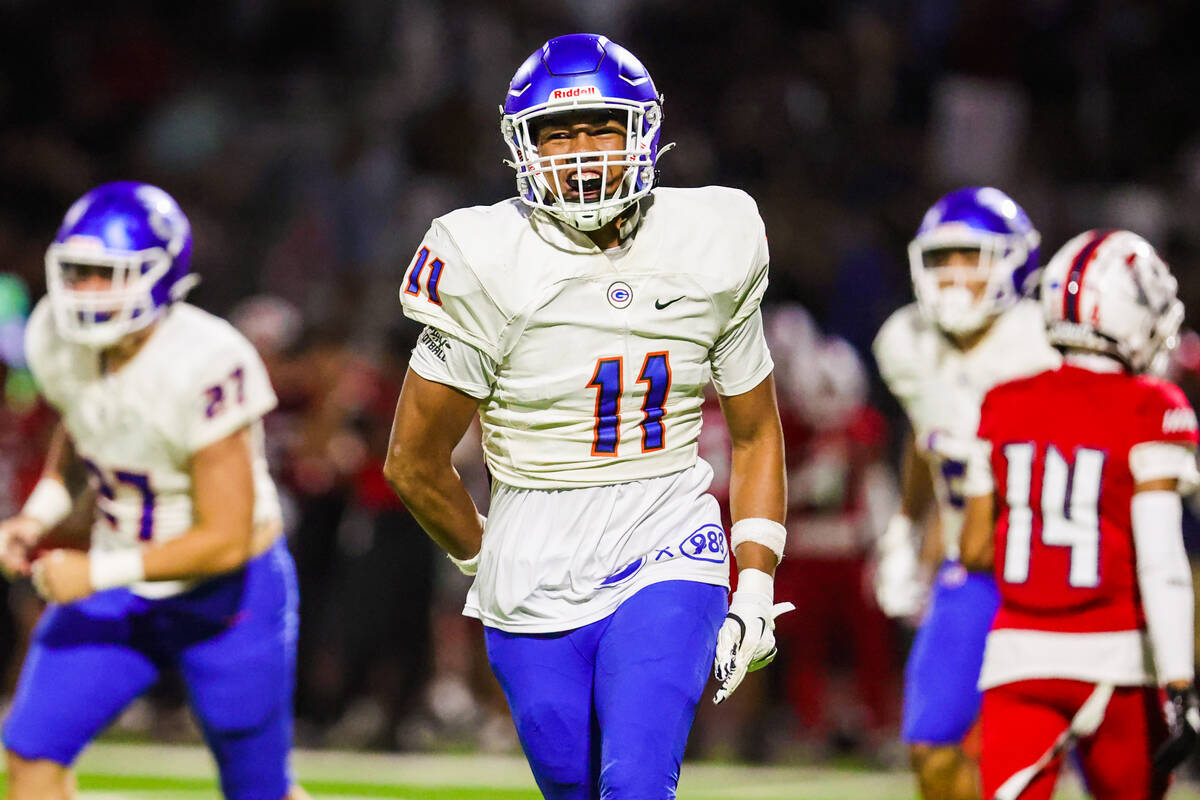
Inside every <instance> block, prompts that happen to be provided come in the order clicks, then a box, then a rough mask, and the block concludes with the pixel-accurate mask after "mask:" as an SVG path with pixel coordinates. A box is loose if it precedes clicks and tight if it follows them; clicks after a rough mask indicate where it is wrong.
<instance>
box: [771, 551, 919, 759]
mask: <svg viewBox="0 0 1200 800" xmlns="http://www.w3.org/2000/svg"><path fill="white" fill-rule="evenodd" d="M865 568H866V567H865V562H864V560H863V559H855V558H846V559H833V558H830V559H823V558H800V557H797V558H786V559H784V560H783V562H782V563H780V565H779V568H778V570H776V572H775V596H776V597H777V598H778V599H780V600H791V601H792V602H794V603H795V604H796V608H797V609H799V610H798V611H796V612H795V613H792V614H785V615H783V616H781V617H780V618H779V621H778V622H776V625H775V640H776V642H777V643H778V644H779V652H780V660H781V662H782V663H783V666H784V668H785V669H786V670H787V677H786V691H787V699H788V702H789V704H791V706H792V708H793V710H794V711H795V713H796V716H797V717H798V718H799V719H800V722H801V723H802V724H803V725H804V727H805V728H806V729H807V730H808V731H809V732H811V733H812V734H814V735H824V734H827V733H830V732H831V731H830V730H829V729H830V724H831V721H830V719H829V717H828V713H827V711H828V705H829V703H828V683H829V682H828V677H827V676H828V675H829V674H830V673H831V672H832V671H833V669H834V668H835V665H836V663H837V661H838V659H835V655H837V656H840V661H841V662H842V663H844V664H848V665H852V667H853V670H854V678H855V681H854V683H855V686H854V688H855V692H856V694H857V695H858V697H859V699H860V700H861V702H862V703H863V705H864V706H865V708H866V710H867V714H868V718H867V720H866V723H867V725H868V727H869V728H870V729H871V730H881V729H883V728H885V727H887V726H888V725H890V724H891V723H892V721H893V720H894V718H895V714H896V710H895V697H896V683H897V680H896V675H895V670H894V668H893V663H894V658H893V653H892V649H891V631H890V628H889V625H888V621H887V618H886V617H885V616H884V615H883V613H882V612H881V611H880V610H879V609H878V608H877V607H876V606H875V605H874V604H873V603H871V602H870V601H869V600H868V599H867V596H866V593H865V592H864V590H863V572H864V570H865Z"/></svg>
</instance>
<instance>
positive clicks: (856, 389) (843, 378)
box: [792, 336, 868, 430]
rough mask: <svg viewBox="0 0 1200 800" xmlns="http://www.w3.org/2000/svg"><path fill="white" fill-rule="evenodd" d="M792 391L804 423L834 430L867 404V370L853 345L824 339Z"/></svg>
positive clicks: (800, 374) (816, 347)
mask: <svg viewBox="0 0 1200 800" xmlns="http://www.w3.org/2000/svg"><path fill="white" fill-rule="evenodd" d="M792 388H793V390H794V391H795V395H794V396H793V398H792V400H793V401H794V403H795V407H796V410H797V411H799V413H800V416H801V417H802V418H803V419H804V421H805V422H807V423H808V424H809V425H811V426H812V427H814V428H817V429H819V430H834V429H837V428H841V427H843V426H845V425H847V424H848V423H849V422H850V420H851V418H853V416H854V415H855V414H856V413H858V411H859V409H861V408H862V406H863V404H864V403H866V402H867V389H868V385H867V371H866V368H865V367H863V363H862V359H861V358H859V356H858V352H857V351H855V349H854V346H853V345H852V344H850V343H849V342H847V341H846V340H845V339H843V338H841V337H840V336H825V337H822V338H821V340H820V341H819V342H817V343H816V346H815V347H814V348H813V350H812V351H811V353H810V355H809V358H808V368H807V369H805V370H802V371H800V372H799V373H798V374H797V375H796V376H795V381H794V383H793V387H792Z"/></svg>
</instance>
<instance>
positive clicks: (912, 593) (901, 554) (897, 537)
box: [874, 514, 928, 618]
mask: <svg viewBox="0 0 1200 800" xmlns="http://www.w3.org/2000/svg"><path fill="white" fill-rule="evenodd" d="M874 584H875V601H876V602H877V603H878V604H879V608H880V609H881V610H882V611H883V613H884V614H887V615H888V616H889V617H893V618H897V617H911V616H914V615H916V614H917V613H918V612H919V611H920V610H921V607H922V606H924V605H925V596H926V594H927V592H928V587H927V586H926V585H925V581H924V580H922V577H921V562H920V560H919V559H918V558H917V548H916V542H914V541H913V536H912V522H910V521H909V519H908V518H907V517H905V516H903V515H902V514H896V515H895V516H893V517H892V519H891V521H890V522H889V523H888V526H887V530H886V531H884V533H883V535H882V536H880V537H879V541H878V543H877V545H876V550H875V579H874Z"/></svg>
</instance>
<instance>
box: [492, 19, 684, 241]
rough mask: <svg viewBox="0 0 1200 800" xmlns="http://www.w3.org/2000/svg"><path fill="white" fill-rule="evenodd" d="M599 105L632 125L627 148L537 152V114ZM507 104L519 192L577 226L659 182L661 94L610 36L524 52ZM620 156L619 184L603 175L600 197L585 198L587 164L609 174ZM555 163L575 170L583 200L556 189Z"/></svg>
mask: <svg viewBox="0 0 1200 800" xmlns="http://www.w3.org/2000/svg"><path fill="white" fill-rule="evenodd" d="M594 110H602V111H605V112H607V113H609V114H612V115H614V116H615V118H616V119H618V120H621V121H623V122H624V124H625V130H626V131H627V133H626V142H625V148H624V149H623V150H607V151H596V152H588V153H574V154H571V155H568V156H555V157H553V158H552V157H549V156H546V157H543V156H540V155H539V154H538V148H537V120H538V119H539V118H543V117H545V116H547V115H550V114H560V113H562V112H564V111H594ZM501 111H502V113H503V117H502V118H501V121H500V132H501V134H502V135H503V136H504V141H505V143H506V144H508V148H509V150H510V151H511V152H512V161H510V162H508V163H509V165H510V166H512V167H513V168H514V169H515V170H516V171H517V193H518V194H519V195H520V197H521V199H522V200H523V201H525V203H526V204H528V205H530V206H532V207H534V208H540V209H542V210H544V211H546V212H548V213H550V214H552V215H554V216H555V217H557V218H558V219H560V220H562V221H563V222H565V223H567V224H568V225H571V226H572V227H574V228H577V229H579V230H582V231H592V230H596V229H598V228H602V227H604V226H605V225H607V224H608V223H609V222H611V221H612V220H613V219H615V218H616V217H617V216H618V215H619V214H620V213H621V212H622V211H623V210H625V209H626V208H628V207H629V206H630V205H631V204H633V203H635V202H637V200H638V199H639V198H641V197H645V196H646V195H647V194H649V193H650V190H651V189H653V188H654V180H655V166H654V165H655V161H656V160H657V158H658V154H659V146H658V136H659V127H660V126H661V124H662V96H661V95H659V94H658V92H657V90H655V88H654V82H653V81H652V80H651V79H650V73H648V72H647V71H646V68H645V67H644V66H642V63H641V62H640V61H638V60H637V58H636V57H634V55H633V54H632V53H630V52H629V51H628V50H626V49H625V48H624V47H621V46H620V45H618V44H615V43H614V42H610V41H609V40H608V39H607V38H605V37H603V36H597V35H595V34H591V33H573V34H570V35H567V36H559V37H558V38H555V39H551V40H550V41H548V42H546V43H545V44H544V45H542V46H541V48H539V49H538V50H537V51H536V52H534V53H533V54H532V55H530V56H529V58H527V59H525V63H524V64H522V65H521V67H520V69H518V70H517V74H516V75H514V76H513V79H512V83H511V84H510V85H509V87H508V98H507V99H506V100H505V103H504V106H503V108H502V109H501ZM668 147H669V146H668ZM666 149H667V148H666V147H664V148H663V152H665V151H666ZM618 163H622V164H625V165H626V169H625V172H624V174H623V175H622V177H621V179H620V180H619V182H618V183H617V185H615V186H609V185H607V177H605V179H604V180H603V183H602V185H601V189H600V192H599V197H598V198H596V199H593V200H584V199H583V198H584V192H583V177H582V174H583V173H582V166H583V165H584V164H587V165H589V166H591V167H599V169H600V172H601V174H602V175H604V176H607V174H608V172H607V168H608V167H610V166H615V165H616V164H618ZM556 171H557V172H558V174H559V175H570V174H571V173H574V174H575V175H576V176H577V178H576V179H577V180H578V181H579V198H580V199H579V200H578V201H574V202H567V201H565V200H563V199H561V198H560V197H559V196H558V195H559V193H558V192H556V191H555V190H554V188H553V185H554V183H555V180H554V174H555V172H556ZM569 179H570V178H565V180H569Z"/></svg>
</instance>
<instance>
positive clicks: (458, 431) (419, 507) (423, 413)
mask: <svg viewBox="0 0 1200 800" xmlns="http://www.w3.org/2000/svg"><path fill="white" fill-rule="evenodd" d="M476 408H477V401H476V400H475V399H474V398H472V397H470V396H468V395H466V394H464V393H462V392H460V391H458V390H457V389H453V388H451V387H449V386H446V385H444V384H441V383H437V382H435V381H431V380H427V379H425V378H422V377H421V376H420V375H418V374H417V373H416V372H413V371H412V370H411V369H410V370H409V372H408V374H407V375H406V376H405V378H404V386H403V387H402V388H401V390H400V399H399V400H398V401H397V403H396V416H395V419H394V420H393V421H392V434H391V439H390V441H389V442H388V452H387V459H386V461H385V462H384V466H383V474H384V477H385V478H386V479H387V481H388V483H389V484H391V486H392V488H393V489H394V490H395V491H396V494H397V495H399V497H400V499H401V500H403V501H404V505H405V506H406V507H407V508H408V510H409V512H411V513H412V515H413V517H415V518H416V520H417V522H418V523H420V525H421V527H422V528H424V529H425V532H426V533H427V534H429V536H430V538H432V539H433V540H434V541H435V542H437V544H438V546H439V547H441V548H442V549H443V550H445V551H446V552H447V553H448V554H449V555H450V557H451V559H453V560H454V561H455V563H456V564H458V566H459V568H460V569H463V570H464V571H466V572H468V573H469V574H470V573H472V572H473V569H474V567H475V563H474V562H475V559H476V557H477V556H478V555H479V549H480V545H481V543H482V541H483V526H482V524H481V521H480V516H479V513H478V511H477V510H476V508H475V503H474V501H473V500H472V499H471V496H470V495H469V494H468V493H467V489H466V487H465V486H464V485H463V482H462V479H461V478H459V475H458V471H457V470H455V469H454V464H453V463H452V458H451V456H452V454H453V452H454V446H455V445H457V444H458V442H459V440H460V439H462V437H463V434H464V433H466V431H467V427H468V426H469V425H470V424H471V419H472V417H473V416H474V415H475V411H476Z"/></svg>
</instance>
